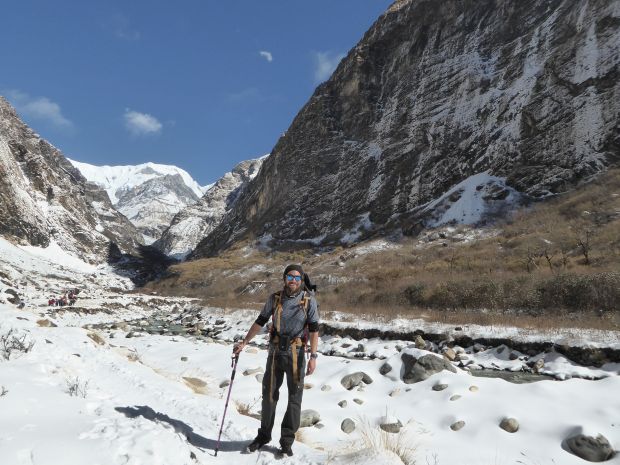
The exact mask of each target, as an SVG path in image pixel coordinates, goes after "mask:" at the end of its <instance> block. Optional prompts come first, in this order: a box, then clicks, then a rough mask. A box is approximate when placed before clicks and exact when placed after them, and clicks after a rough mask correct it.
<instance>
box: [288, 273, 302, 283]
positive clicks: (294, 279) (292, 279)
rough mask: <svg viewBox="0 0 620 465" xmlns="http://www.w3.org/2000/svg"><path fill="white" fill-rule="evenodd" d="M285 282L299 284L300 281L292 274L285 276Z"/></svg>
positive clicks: (299, 278)
mask: <svg viewBox="0 0 620 465" xmlns="http://www.w3.org/2000/svg"><path fill="white" fill-rule="evenodd" d="M286 280H287V281H288V282H291V281H296V282H300V281H301V276H293V275H292V274H287V275H286Z"/></svg>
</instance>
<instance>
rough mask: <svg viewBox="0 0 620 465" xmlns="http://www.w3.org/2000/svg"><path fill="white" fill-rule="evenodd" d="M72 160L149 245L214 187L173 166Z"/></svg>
mask: <svg viewBox="0 0 620 465" xmlns="http://www.w3.org/2000/svg"><path fill="white" fill-rule="evenodd" d="M70 161H71V163H72V164H73V166H75V167H76V168H77V169H78V170H80V172H81V173H82V175H83V176H84V177H85V178H86V179H88V180H89V181H90V182H93V183H95V184H97V185H99V186H101V187H102V188H103V189H105V191H106V192H107V193H108V196H109V197H110V200H111V201H112V204H113V205H114V206H115V207H116V209H117V210H118V211H120V212H121V213H122V214H123V215H125V216H126V217H127V218H128V219H129V220H130V221H131V222H132V223H133V224H134V225H135V226H136V227H137V228H138V230H139V231H140V232H141V233H142V235H143V238H144V241H145V243H147V244H150V243H152V242H153V241H155V240H157V239H158V238H159V237H160V236H161V234H162V232H163V231H164V230H165V229H166V228H167V227H168V225H169V224H170V221H171V220H172V218H173V217H174V215H176V214H177V213H178V212H179V211H180V210H182V209H184V208H185V207H187V206H188V205H192V204H194V203H195V202H196V201H198V199H200V198H201V197H202V196H203V194H204V193H205V192H206V191H207V190H208V189H209V187H211V186H204V187H202V186H200V185H199V184H198V183H197V182H196V181H195V180H194V179H193V178H192V177H191V176H190V174H189V173H188V172H187V171H185V170H183V169H181V168H178V167H176V166H172V165H160V164H157V163H143V164H141V165H126V166H107V165H106V166H94V165H90V164H88V163H81V162H78V161H75V160H70Z"/></svg>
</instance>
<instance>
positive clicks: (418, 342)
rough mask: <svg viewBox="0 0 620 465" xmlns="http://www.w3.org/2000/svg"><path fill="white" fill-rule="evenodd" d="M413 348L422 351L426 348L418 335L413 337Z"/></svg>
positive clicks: (424, 342)
mask: <svg viewBox="0 0 620 465" xmlns="http://www.w3.org/2000/svg"><path fill="white" fill-rule="evenodd" d="M415 347H416V349H424V348H425V347H426V341H425V340H424V339H422V336H420V335H419V334H418V335H417V336H416V337H415Z"/></svg>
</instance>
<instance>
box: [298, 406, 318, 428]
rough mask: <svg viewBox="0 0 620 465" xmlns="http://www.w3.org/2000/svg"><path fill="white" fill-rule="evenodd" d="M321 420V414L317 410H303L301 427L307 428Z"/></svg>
mask: <svg viewBox="0 0 620 465" xmlns="http://www.w3.org/2000/svg"><path fill="white" fill-rule="evenodd" d="M319 421H321V415H320V414H319V412H317V411H316V410H311V409H308V410H302V411H301V416H300V422H299V426H300V428H307V427H308V426H314V425H315V424H317V423H318V422H319Z"/></svg>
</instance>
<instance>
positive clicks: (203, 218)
mask: <svg viewBox="0 0 620 465" xmlns="http://www.w3.org/2000/svg"><path fill="white" fill-rule="evenodd" d="M264 158H265V157H263V158H258V159H255V160H246V161H243V162H241V163H239V164H238V165H237V166H235V168H234V169H233V170H232V171H231V172H229V173H226V174H225V175H224V176H222V177H221V178H220V179H219V180H218V181H217V182H216V183H215V184H214V185H213V186H211V188H209V190H208V191H207V192H206V193H205V195H204V196H203V197H202V198H201V199H200V200H199V201H198V202H197V203H195V204H193V205H190V206H189V207H186V208H185V209H183V210H181V211H180V212H179V213H178V214H177V215H175V217H174V218H173V220H172V222H171V224H170V226H169V227H168V229H167V230H166V231H165V232H164V233H163V235H162V237H161V239H160V240H158V241H157V242H156V243H155V244H153V245H154V246H155V247H157V248H158V249H159V250H161V251H162V252H164V253H165V254H167V255H171V256H174V257H176V258H183V257H185V256H186V255H187V254H188V253H189V252H191V251H192V250H193V249H194V248H195V247H196V245H197V244H198V243H199V242H200V241H201V240H202V239H203V238H204V237H205V236H207V235H208V234H209V233H210V232H211V231H213V229H215V228H216V227H217V226H218V225H219V224H220V222H221V221H222V218H224V215H226V214H227V213H228V212H229V211H230V210H231V209H232V208H233V207H234V205H235V203H236V201H237V199H238V198H239V196H240V195H241V193H242V192H243V190H244V189H245V188H246V186H247V184H248V183H249V182H250V180H252V179H253V178H254V177H255V176H256V175H257V173H258V171H259V169H260V167H261V164H262V163H263V160H264Z"/></svg>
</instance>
